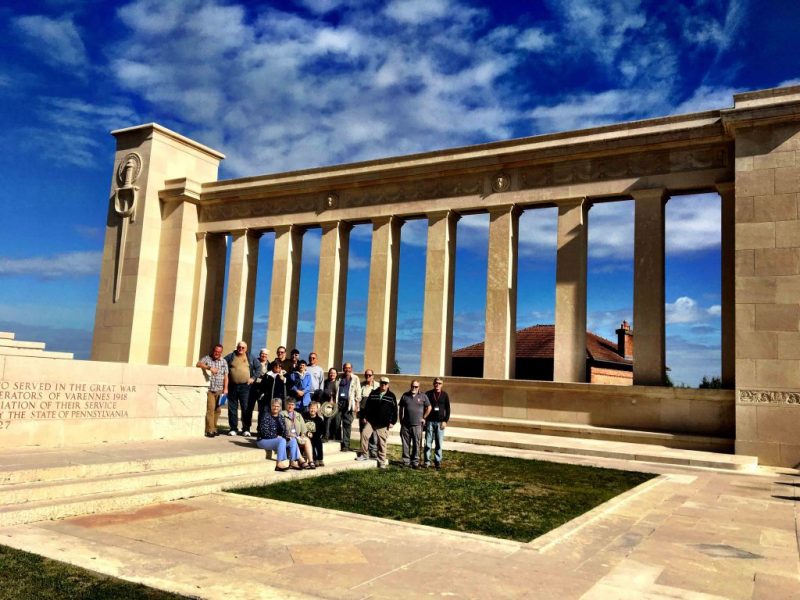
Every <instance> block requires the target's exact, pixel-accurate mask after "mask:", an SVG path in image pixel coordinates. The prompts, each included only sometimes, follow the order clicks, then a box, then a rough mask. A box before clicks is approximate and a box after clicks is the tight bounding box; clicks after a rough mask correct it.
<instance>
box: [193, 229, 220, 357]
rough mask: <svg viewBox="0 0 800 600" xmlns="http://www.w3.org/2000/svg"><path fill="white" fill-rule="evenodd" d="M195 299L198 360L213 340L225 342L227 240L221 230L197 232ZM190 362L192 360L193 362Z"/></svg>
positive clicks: (205, 352)
mask: <svg viewBox="0 0 800 600" xmlns="http://www.w3.org/2000/svg"><path fill="white" fill-rule="evenodd" d="M196 252H197V259H196V261H195V266H196V282H197V283H196V286H195V287H196V301H195V306H194V310H193V311H192V323H194V336H193V344H192V356H193V358H194V362H195V363H196V362H197V360H198V359H200V358H202V357H203V356H205V355H206V354H207V353H208V352H209V350H211V347H212V346H213V345H214V344H220V343H222V292H223V290H224V289H225V288H224V285H225V258H226V256H227V244H226V242H225V236H224V235H222V234H218V233H217V234H211V233H199V234H197V249H196ZM190 364H191V363H190Z"/></svg>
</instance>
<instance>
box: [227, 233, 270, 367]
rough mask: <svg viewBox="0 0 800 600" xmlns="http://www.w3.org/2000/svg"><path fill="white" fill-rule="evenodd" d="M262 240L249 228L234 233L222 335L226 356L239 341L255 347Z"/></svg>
mask: <svg viewBox="0 0 800 600" xmlns="http://www.w3.org/2000/svg"><path fill="white" fill-rule="evenodd" d="M260 237H261V234H260V233H257V232H253V231H249V230H247V229H240V230H238V231H231V257H230V262H229V266H228V295H227V297H226V299H225V329H224V331H223V336H222V339H223V341H222V345H223V346H224V347H225V352H226V353H227V352H231V351H233V350H234V349H235V348H236V342H238V341H239V340H244V341H246V342H247V344H248V346H252V337H253V309H254V307H255V296H256V275H257V272H258V239H259V238H260Z"/></svg>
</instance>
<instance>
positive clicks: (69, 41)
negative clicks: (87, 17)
mask: <svg viewBox="0 0 800 600" xmlns="http://www.w3.org/2000/svg"><path fill="white" fill-rule="evenodd" d="M13 23H14V26H15V27H16V29H17V31H18V32H19V33H20V34H21V35H22V37H23V38H24V39H25V42H26V45H27V47H28V49H29V50H30V51H31V52H33V53H35V54H38V55H39V56H40V57H41V58H42V59H43V60H44V61H45V62H47V63H49V64H51V65H53V66H57V67H69V68H70V69H71V70H70V71H68V72H70V73H74V72H75V70H77V71H82V70H83V69H84V68H85V67H86V66H87V65H88V57H87V55H86V48H85V46H84V45H83V40H82V39H81V35H80V32H79V31H78V28H77V27H76V25H75V23H73V21H72V19H71V18H69V17H64V18H61V19H53V18H51V17H46V16H43V15H27V16H23V17H16V18H15V19H14V20H13Z"/></svg>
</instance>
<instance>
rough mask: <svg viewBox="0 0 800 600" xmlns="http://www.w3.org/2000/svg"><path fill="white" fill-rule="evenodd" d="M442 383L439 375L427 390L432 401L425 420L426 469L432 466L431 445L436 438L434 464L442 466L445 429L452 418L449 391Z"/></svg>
mask: <svg viewBox="0 0 800 600" xmlns="http://www.w3.org/2000/svg"><path fill="white" fill-rule="evenodd" d="M442 384H443V381H442V378H441V377H437V378H436V379H434V380H433V389H432V390H428V391H427V392H425V395H426V396H427V397H428V401H429V402H430V403H431V411H430V412H429V413H428V420H427V421H426V422H425V464H424V465H423V466H424V467H425V468H426V469H427V468H428V467H430V466H431V449H432V448H431V446H433V442H434V440H435V441H436V453H435V454H434V457H433V466H434V467H436V468H437V469H440V468H441V467H442V443H443V442H444V430H445V428H446V427H447V422H448V421H449V420H450V398H449V397H448V395H447V392H445V391H443V390H442Z"/></svg>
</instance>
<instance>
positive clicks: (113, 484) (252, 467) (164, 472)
mask: <svg viewBox="0 0 800 600" xmlns="http://www.w3.org/2000/svg"><path fill="white" fill-rule="evenodd" d="M254 449H255V448H254ZM252 454H253V456H252V457H248V459H246V460H233V461H231V462H230V463H228V464H217V465H204V466H199V467H190V468H187V467H185V466H180V467H179V466H174V467H173V466H170V467H167V468H163V469H159V470H154V471H146V472H138V473H137V472H132V473H120V474H118V475H111V476H107V475H97V474H92V475H93V476H92V477H90V478H86V477H81V478H75V479H64V480H61V481H40V482H37V483H17V484H10V485H3V486H0V506H3V505H8V504H25V503H28V502H35V501H37V500H47V499H52V498H70V497H74V496H84V495H88V494H99V493H102V492H109V493H112V492H114V493H118V492H129V491H132V490H142V489H146V488H150V487H157V486H166V485H178V484H193V483H197V482H202V481H207V480H213V479H220V478H225V477H240V476H246V475H253V474H254V473H257V472H261V471H263V469H264V453H263V452H253V453H252Z"/></svg>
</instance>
